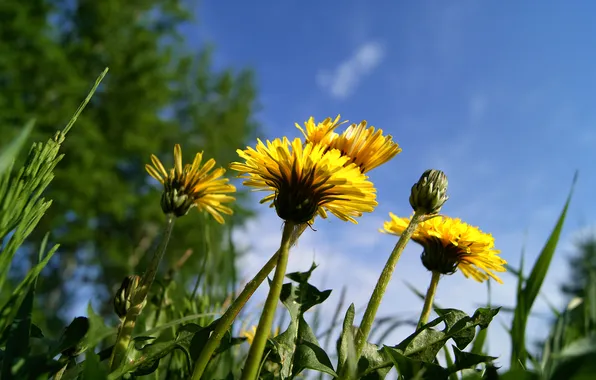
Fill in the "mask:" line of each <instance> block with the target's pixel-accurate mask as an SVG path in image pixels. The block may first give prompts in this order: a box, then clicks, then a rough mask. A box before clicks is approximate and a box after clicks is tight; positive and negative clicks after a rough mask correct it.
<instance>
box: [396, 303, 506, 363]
mask: <svg viewBox="0 0 596 380" xmlns="http://www.w3.org/2000/svg"><path fill="white" fill-rule="evenodd" d="M498 312H499V309H498V308H496V309H490V308H479V309H477V310H476V312H474V315H472V316H471V317H470V316H468V315H466V314H465V313H464V312H462V311H460V310H456V309H437V313H438V314H439V317H438V318H436V319H434V320H433V321H431V322H429V323H427V324H426V325H424V326H422V328H420V329H419V330H417V331H416V332H415V333H413V334H412V335H410V336H409V337H407V338H406V339H404V340H403V341H402V342H401V343H399V344H398V345H396V346H394V347H393V348H396V349H397V350H398V351H399V352H400V353H402V354H403V355H405V356H407V357H410V358H412V359H416V360H421V361H424V362H429V363H430V362H433V361H434V359H435V357H436V356H437V353H438V352H439V351H440V350H441V348H442V347H443V346H444V345H445V343H446V342H447V341H448V340H449V339H453V341H454V342H455V344H456V345H457V347H458V348H460V349H464V348H465V347H466V346H467V345H468V344H469V343H470V342H471V341H472V340H473V339H474V334H475V332H476V326H480V328H486V327H487V326H488V325H489V323H490V322H491V321H492V318H493V317H494V316H495V315H496V314H497V313H498ZM441 322H443V323H444V324H445V328H444V329H443V330H442V331H438V330H435V329H433V327H435V326H437V325H438V324H440V323H441Z"/></svg>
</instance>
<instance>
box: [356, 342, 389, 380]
mask: <svg viewBox="0 0 596 380" xmlns="http://www.w3.org/2000/svg"><path fill="white" fill-rule="evenodd" d="M391 368H393V361H392V360H391V358H390V357H389V355H388V354H387V353H386V352H385V350H383V349H382V348H379V346H377V345H376V344H372V343H369V342H365V343H364V347H363V348H362V353H361V354H360V359H359V360H358V376H357V377H355V379H362V380H382V379H384V378H385V377H386V376H387V374H388V373H389V371H391Z"/></svg>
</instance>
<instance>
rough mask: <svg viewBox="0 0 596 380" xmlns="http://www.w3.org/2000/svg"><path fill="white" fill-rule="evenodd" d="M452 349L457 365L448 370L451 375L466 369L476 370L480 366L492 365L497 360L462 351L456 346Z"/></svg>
mask: <svg viewBox="0 0 596 380" xmlns="http://www.w3.org/2000/svg"><path fill="white" fill-rule="evenodd" d="M452 347H453V354H454V355H455V363H454V364H453V366H449V368H448V369H449V371H450V372H451V373H454V372H458V371H461V370H462V369H466V368H475V367H476V366H477V365H478V364H481V363H490V362H492V361H493V360H495V359H497V358H496V357H493V356H487V355H479V354H474V353H472V352H465V351H461V350H460V349H459V348H457V347H456V346H452Z"/></svg>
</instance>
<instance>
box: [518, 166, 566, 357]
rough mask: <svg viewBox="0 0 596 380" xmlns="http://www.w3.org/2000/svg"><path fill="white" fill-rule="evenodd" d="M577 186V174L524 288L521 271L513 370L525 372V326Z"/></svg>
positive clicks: (521, 268)
mask: <svg viewBox="0 0 596 380" xmlns="http://www.w3.org/2000/svg"><path fill="white" fill-rule="evenodd" d="M576 182H577V172H576V173H575V175H574V177H573V182H572V184H571V190H570V191H569V195H568V196H567V201H566V202H565V206H564V207H563V210H562V211H561V214H560V215H559V218H558V220H557V223H556V224H555V227H554V229H553V231H552V232H551V234H550V236H549V238H548V240H547V242H546V244H545V246H544V248H543V249H542V251H541V252H540V255H539V256H538V259H537V260H536V263H535V264H534V267H533V268H532V271H531V272H530V275H529V276H528V278H527V280H526V281H525V284H524V286H523V288H522V283H523V282H524V281H523V277H522V271H523V267H520V271H519V275H518V281H519V283H518V294H517V306H516V308H515V312H514V315H513V321H512V325H511V363H510V365H511V368H512V369H517V368H524V367H525V366H526V360H527V358H528V355H527V351H526V343H525V333H526V325H527V322H528V317H529V315H530V311H531V309H532V306H533V305H534V301H535V300H536V297H537V296H538V293H539V292H540V288H541V287H542V283H543V282H544V278H545V277H546V274H547V273H548V269H549V266H550V263H551V260H552V258H553V256H554V254H555V251H556V248H557V244H558V242H559V237H560V236H561V231H562V229H563V224H564V223H565V217H566V216H567V210H568V209H569V204H570V202H571V197H572V195H573V190H574V188H575V184H576Z"/></svg>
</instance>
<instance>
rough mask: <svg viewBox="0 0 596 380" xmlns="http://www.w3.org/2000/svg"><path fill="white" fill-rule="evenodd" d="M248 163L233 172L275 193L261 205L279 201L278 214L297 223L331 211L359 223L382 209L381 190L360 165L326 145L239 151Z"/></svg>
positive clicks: (282, 143) (281, 142)
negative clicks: (378, 194) (378, 198)
mask: <svg viewBox="0 0 596 380" xmlns="http://www.w3.org/2000/svg"><path fill="white" fill-rule="evenodd" d="M237 152H238V155H239V156H240V157H241V158H243V159H244V160H245V162H244V163H239V162H235V163H233V164H232V165H231V166H230V167H231V168H232V169H233V170H236V171H239V172H241V174H240V177H242V178H245V179H246V181H244V185H246V186H251V187H254V188H256V190H264V191H271V192H272V194H270V195H267V196H266V197H265V198H263V199H262V200H261V203H266V202H271V201H273V206H275V208H276V211H277V215H279V217H280V218H282V219H284V220H286V221H291V222H294V223H298V224H301V223H307V222H309V221H310V220H311V219H312V218H313V217H314V216H315V215H316V214H318V215H320V216H321V217H323V218H326V217H327V212H330V213H331V214H333V215H335V216H336V217H338V218H339V219H341V220H344V221H350V222H352V223H357V222H356V220H355V219H354V218H355V217H359V216H361V215H362V213H363V212H371V211H373V210H374V208H375V207H376V206H377V202H376V189H375V187H374V186H373V184H372V182H370V181H368V177H366V176H365V175H364V174H362V173H361V172H360V170H359V169H358V167H357V166H356V165H347V166H345V165H346V162H347V161H348V158H347V157H344V156H342V155H341V153H340V152H339V151H338V150H336V149H333V150H328V148H327V147H326V146H324V145H321V144H313V143H310V142H309V143H307V144H305V145H303V143H302V141H301V140H300V139H299V138H296V139H294V140H293V141H292V142H291V143H290V141H289V140H288V139H287V138H286V137H284V138H283V139H275V140H273V141H268V140H267V142H266V144H264V143H263V142H262V141H261V140H258V143H257V146H256V149H253V148H251V147H248V148H247V149H245V150H240V149H239V150H238V151H237Z"/></svg>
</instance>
